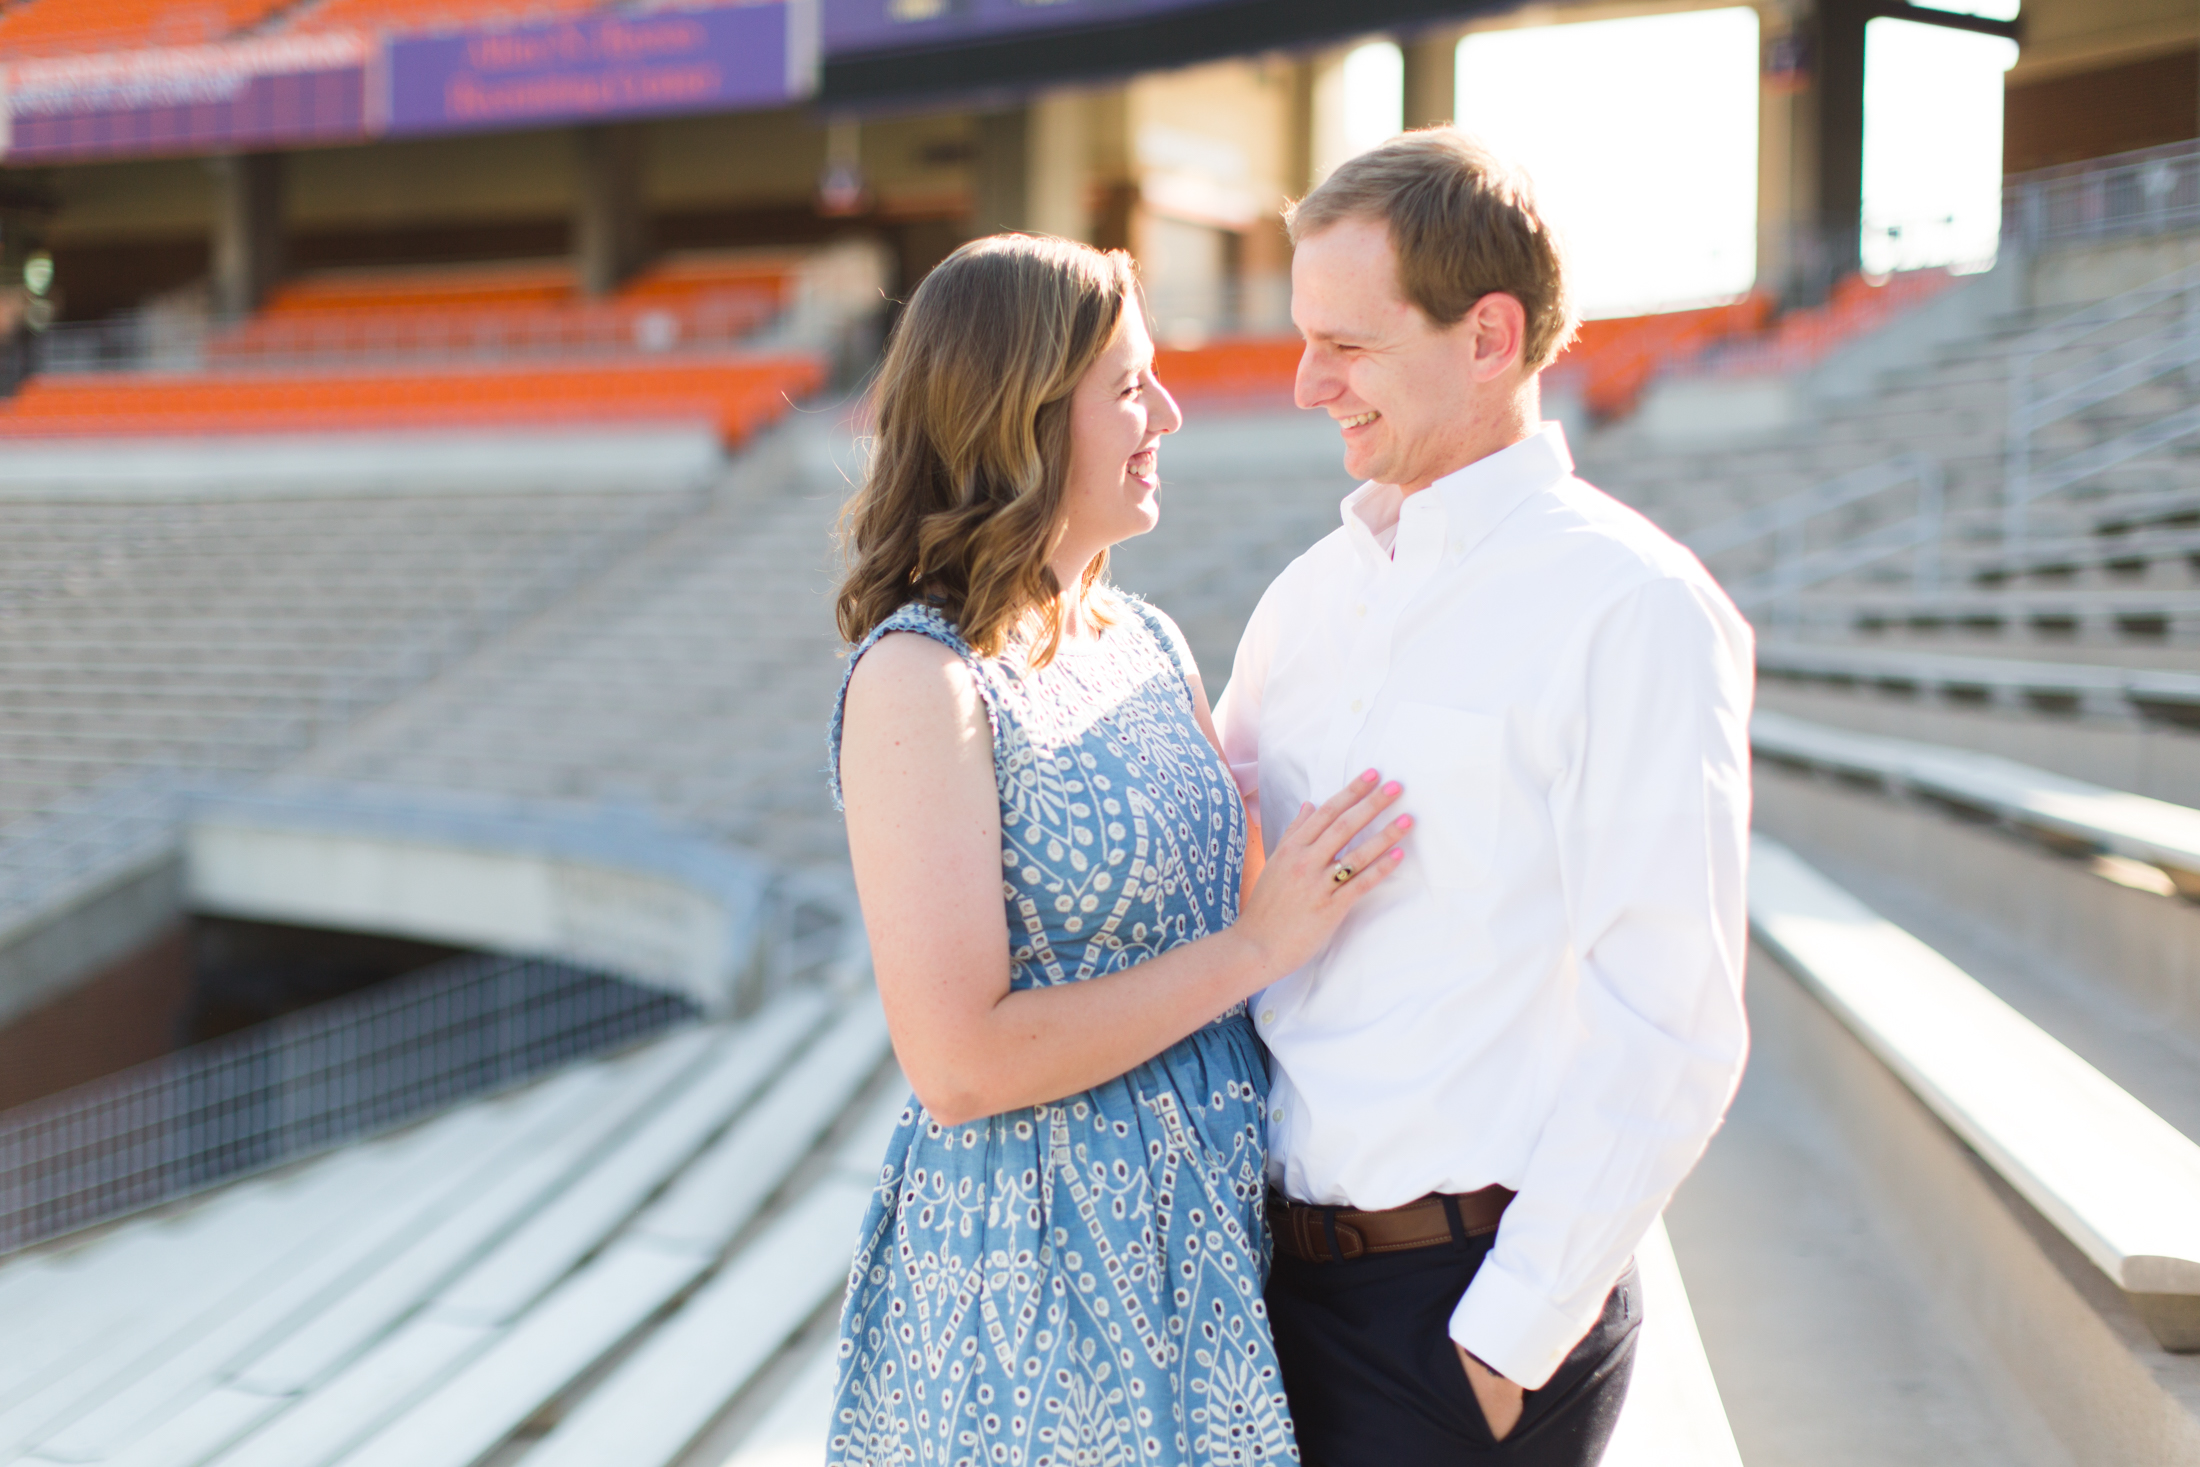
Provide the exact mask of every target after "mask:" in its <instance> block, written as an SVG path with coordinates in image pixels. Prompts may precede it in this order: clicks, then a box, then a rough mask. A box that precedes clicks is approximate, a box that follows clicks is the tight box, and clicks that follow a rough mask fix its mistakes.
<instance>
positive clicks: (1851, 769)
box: [1749, 709, 2200, 898]
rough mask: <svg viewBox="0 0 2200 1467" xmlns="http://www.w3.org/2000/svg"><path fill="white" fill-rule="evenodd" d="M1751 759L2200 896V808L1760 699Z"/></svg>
mask: <svg viewBox="0 0 2200 1467" xmlns="http://www.w3.org/2000/svg"><path fill="white" fill-rule="evenodd" d="M1749 742H1750V747H1751V749H1752V750H1753V751H1754V752H1755V753H1756V755H1757V757H1758V758H1759V759H1763V760H1767V761H1770V762H1773V763H1779V764H1788V765H1793V766H1798V767H1801V768H1805V769H1813V770H1821V771H1824V772H1827V773H1831V774H1837V775H1841V776H1844V777H1847V778H1850V779H1857V778H1862V779H1866V780H1869V781H1871V782H1873V783H1876V784H1879V785H1881V786H1883V787H1885V788H1886V789H1887V790H1889V791H1890V792H1892V793H1897V794H1911V795H1916V796H1921V797H1923V798H1924V799H1926V800H1927V801H1929V802H1932V803H1934V804H1939V805H1943V806H1953V807H1954V808H1956V809H1957V810H1958V811H1961V812H1963V813H1966V814H1969V815H1972V816H1975V817H1979V818H1984V819H1988V820H1992V821H1995V822H1997V823H1999V824H2002V825H2006V826H2008V827H2010V828H2011V829H2013V830H2016V831H2018V832H2020V833H2022V834H2025V835H2029V836H2032V837H2033V838H2034V839H2037V840H2039V841H2040V842H2042V843H2043V844H2046V845H2048V846H2051V847H2053V848H2055V849H2057V850H2062V851H2070V852H2077V853H2098V854H2103V855H2111V856H2123V857H2127V858H2129V859H2131V860H2135V861H2144V862H2146V863H2147V864H2148V865H2150V866H2155V867H2158V868H2159V869H2160V870H2162V871H2163V872H2164V873H2165V874H2167V876H2168V877H2169V879H2170V881H2171V883H2172V884H2174V885H2175V887H2176V888H2177V891H2178V893H2179V895H2181V896H2185V897H2191V898H2200V810H2193V809H2190V808H2188V807H2186V806H2184V805H2172V804H2170V803H2169V802H2168V801H2166V800H2154V799H2148V798H2147V797H2146V796H2144V795H2133V794H2126V793H2124V792H2123V791H2121V790H2112V789H2108V788H2105V787H2104V786H2101V785H2097V784H2087V783H2086V782H2085V781H2084V780H2078V779H2068V778H2065V777H2064V776H2062V775H2059V774H2051V773H2049V772H2048V771H2047V770H2044V769H2035V768H2033V767H2032V766H2031V765H2029V764H2019V763H2017V762H2016V761H2015V760H2012V759H2002V758H1998V757H1996V756H1994V755H1992V754H1975V753H1972V752H1970V751H1969V750H1966V749H1951V748H1947V747H1944V746H1942V745H1938V744H1921V743H1915V742H1912V741H1911V740H1908V739H1892V738H1885V737H1882V736H1880V735H1877V734H1860V733H1852V732H1850V731H1849V730H1847V729H1840V728H1828V727H1826V726H1825V725H1823V724H1816V723H1809V722H1806V721H1805V720H1803V719H1800V718H1792V717H1789V716H1788V715H1786V714H1782V713H1774V712H1771V711H1769V710H1765V709H1759V710H1758V711H1757V713H1756V714H1755V716H1754V717H1752V718H1751V720H1750V725H1749Z"/></svg>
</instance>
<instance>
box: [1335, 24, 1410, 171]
mask: <svg viewBox="0 0 2200 1467" xmlns="http://www.w3.org/2000/svg"><path fill="white" fill-rule="evenodd" d="M1405 114H1406V62H1405V57H1404V55H1403V54H1402V53H1400V51H1399V50H1398V46H1397V43H1396V42H1394V41H1369V42H1368V43H1367V44H1366V45H1364V46H1354V47H1353V48H1352V49H1351V50H1350V51H1348V52H1346V53H1345V58H1344V128H1343V132H1344V136H1343V138H1342V141H1343V143H1344V148H1345V156H1346V157H1348V158H1349V157H1354V156H1357V155H1358V154H1361V153H1364V152H1366V151H1367V150H1368V149H1369V148H1374V147H1380V146H1381V145H1382V144H1384V143H1387V142H1389V141H1390V140H1391V139H1392V138H1393V137H1396V136H1397V135H1398V134H1399V133H1400V132H1402V131H1403V130H1404V128H1405V120H1404V119H1405Z"/></svg>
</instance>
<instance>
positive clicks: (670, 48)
mask: <svg viewBox="0 0 2200 1467" xmlns="http://www.w3.org/2000/svg"><path fill="white" fill-rule="evenodd" d="M793 70H795V68H794V67H792V66H791V65H790V63H789V59H788V36H787V7H786V5H784V4H757V5H727V6H717V7H713V8H709V9H695V10H657V11H648V12H643V13H640V14H635V13H628V14H625V15H617V16H590V17H586V18H583V19H580V20H575V21H570V22H565V23H560V24H550V25H534V26H520V27H515V28H513V29H511V30H500V31H483V32H476V33H473V34H469V35H456V36H425V37H401V38H398V39H394V40H392V41H391V42H390V43H389V110H388V115H387V119H386V123H385V126H386V130H387V131H388V132H390V133H392V134H404V133H448V132H462V131H468V130H471V129H474V128H492V127H525V126H531V125H540V124H543V123H549V122H572V121H578V120H581V119H585V118H591V117H645V116H650V115H652V114H661V113H677V112H713V111H720V110H730V109H732V108H737V107H758V106H775V105H778V104H780V103H784V102H786V101H788V100H790V98H791V97H792V96H793V95H795V87H794V86H792V85H790V72H792V71H793ZM806 81H807V79H806V78H805V79H804V84H805V86H806Z"/></svg>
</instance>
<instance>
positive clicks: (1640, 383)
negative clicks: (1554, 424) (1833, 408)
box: [1552, 293, 1773, 418]
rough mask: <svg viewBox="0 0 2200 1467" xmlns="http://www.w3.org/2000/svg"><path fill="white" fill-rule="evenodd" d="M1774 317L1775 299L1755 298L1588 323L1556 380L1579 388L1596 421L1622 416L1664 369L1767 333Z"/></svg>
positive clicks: (1562, 362) (1560, 361) (1556, 369)
mask: <svg viewBox="0 0 2200 1467" xmlns="http://www.w3.org/2000/svg"><path fill="white" fill-rule="evenodd" d="M1772 313H1773V304H1772V298H1771V297H1770V296H1768V295H1764V294H1761V293H1754V294H1751V295H1747V296H1744V297H1742V299H1740V300H1738V301H1734V302H1732V303H1730V304H1727V305H1720V306H1707V307H1704V308H1702V309H1698V310H1691V311H1661V312H1659V313H1658V314H1656V315H1652V316H1618V317H1612V318H1609V319H1606V320H1601V321H1584V322H1582V323H1581V332H1580V334H1579V335H1578V336H1576V337H1575V338H1574V343H1573V345H1572V346H1570V347H1568V348H1567V349H1566V351H1565V354H1564V355H1562V356H1560V357H1559V359H1558V362H1557V364H1556V365H1555V366H1554V367H1553V368H1552V373H1553V379H1554V381H1556V382H1559V383H1567V384H1571V385H1575V386H1578V387H1579V389H1580V391H1581V395H1582V398H1583V400H1584V401H1586V402H1587V404H1588V407H1589V411H1590V412H1591V413H1592V414H1594V415H1595V416H1597V417H1599V418H1611V417H1617V416H1619V415H1620V414H1622V413H1625V412H1627V411H1629V410H1630V409H1632V408H1633V407H1634V405H1635V400H1636V399H1637V398H1639V397H1640V396H1641V395H1642V390H1643V389H1644V388H1645V387H1647V386H1649V385H1650V379H1651V378H1653V377H1655V376H1656V375H1657V374H1658V372H1659V371H1660V370H1662V369H1663V368H1665V367H1668V366H1671V365H1674V364H1676V363H1679V362H1684V361H1687V360H1689V359H1691V358H1693V357H1696V356H1698V355H1701V354H1702V352H1703V351H1704V350H1705V349H1706V348H1707V347H1710V346H1712V345H1713V344H1715V343H1717V342H1721V341H1725V340H1728V339H1729V338H1732V337H1736V336H1746V335H1749V334H1750V333H1752V332H1756V331H1761V330H1762V329H1764V325H1765V323H1766V322H1767V321H1768V320H1770V319H1771V318H1772Z"/></svg>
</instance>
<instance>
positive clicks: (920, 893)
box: [830, 235, 1406, 1464]
mask: <svg viewBox="0 0 2200 1467" xmlns="http://www.w3.org/2000/svg"><path fill="white" fill-rule="evenodd" d="M876 407H877V416H878V426H877V436H876V440H875V443H874V448H873V457H872V463H871V467H870V472H869V474H868V475H867V477H866V480H865V483H864V485H863V487H862V489H861V490H860V491H859V492H858V494H857V495H856V497H855V500H854V502H853V503H852V504H851V505H850V507H849V511H848V517H847V523H848V530H849V540H850V547H849V548H850V551H851V562H852V563H851V568H850V571H849V574H848V577H847V580H846V581H845V583H844V584H843V585H842V587H841V591H840V597H839V604H838V614H839V619H840V629H841V632H842V634H843V635H844V636H845V637H847V638H848V640H849V641H850V642H852V643H854V644H855V650H854V652H853V654H852V656H851V658H850V663H851V666H850V670H849V675H848V680H847V683H846V685H845V687H844V690H843V692H842V703H841V711H840V714H839V716H838V717H837V718H836V719H835V724H834V730H833V742H834V751H833V753H834V770H835V777H836V780H837V785H838V791H837V792H838V793H839V794H840V795H841V797H842V798H843V800H844V804H845V809H846V811H847V816H848V845H849V850H850V852H851V854H852V856H853V857H854V862H855V875H856V886H857V890H858V892H859V894H860V896H861V899H862V903H863V916H864V924H865V926H866V928H867V929H868V932H869V936H870V941H871V950H872V955H873V963H874V967H875V969H876V972H877V975H878V987H879V995H880V998H881V999H882V1000H883V1001H884V1003H885V1007H886V1017H887V1022H888V1024H889V1025H890V1026H891V1028H892V1030H893V1036H894V1049H895V1052H896V1054H897V1055H898V1056H899V1058H900V1060H901V1065H902V1068H903V1070H904V1071H905V1072H906V1073H907V1075H908V1077H909V1079H910V1082H911V1084H912V1085H913V1087H914V1089H915V1091H916V1098H915V1103H914V1104H913V1105H912V1106H911V1108H910V1110H909V1111H908V1112H906V1113H905V1114H904V1116H903V1120H902V1125H901V1127H900V1129H899V1131H898V1132H897V1134H896V1135H895V1138H894V1141H893V1144H892V1145H891V1147H890V1148H889V1150H888V1153H887V1159H886V1164H885V1168H884V1171H883V1173H882V1176H881V1181H880V1184H879V1188H878V1194H877V1197H876V1198H875V1200H874V1201H873V1204H872V1207H871V1210H870V1215H869V1217H868V1218H867V1219H866V1221H865V1223H864V1229H863V1234H862V1238H861V1242H860V1247H859V1253H858V1257H857V1259H856V1267H855V1269H854V1271H853V1273H852V1275H851V1279H850V1285H849V1292H848V1298H847V1302H846V1305H845V1307H844V1311H843V1315H842V1320H841V1346H840V1348H841V1360H842V1365H841V1374H840V1383H839V1390H838V1399H837V1402H836V1406H835V1416H834V1421H833V1425H832V1432H831V1441H832V1449H831V1453H830V1459H831V1460H832V1461H833V1462H836V1463H850V1464H855V1463H861V1464H871V1463H883V1462H888V1461H892V1462H903V1461H909V1462H922V1463H938V1464H951V1463H964V1462H968V1463H972V1464H977V1463H992V1462H1023V1463H1040V1462H1070V1461H1076V1462H1087V1461H1090V1462H1116V1461H1121V1462H1125V1463H1132V1462H1136V1463H1144V1464H1153V1463H1210V1462H1225V1461H1228V1462H1237V1461H1263V1460H1293V1459H1295V1458H1296V1456H1297V1450H1296V1447H1295V1446H1294V1445H1293V1443H1292V1439H1291V1430H1290V1418H1289V1414H1288V1411H1287V1409H1286V1406H1285V1403H1284V1399H1283V1393H1282V1386H1281V1382H1280V1377H1279V1375H1278V1373H1277V1369H1276V1361H1275V1351H1274V1347H1273V1345H1272V1343H1271V1342H1270V1339H1269V1334H1268V1327H1267V1324H1266V1321H1265V1315H1264V1313H1263V1309H1262V1304H1261V1285H1262V1282H1263V1279H1264V1275H1265V1273H1266V1266H1267V1265H1266V1260H1267V1239H1266V1231H1265V1224H1264V1220H1263V1215H1262V1205H1263V1194H1264V1179H1263V1168H1264V1164H1265V1151H1264V1147H1263V1144H1262V1136H1263V1129H1262V1117H1261V1107H1262V1103H1263V1100H1264V1098H1265V1096H1266V1093H1267V1086H1268V1081H1267V1074H1266V1070H1265V1066H1264V1061H1263V1058H1262V1054H1261V1050H1260V1046H1259V1042H1258V1040H1257V1039H1256V1038H1255V1036H1254V1034H1253V1030H1252V1026H1251V1024H1250V1022H1249V1021H1248V1020H1247V1018H1246V1016H1245V1011H1244V1008H1245V999H1246V998H1247V997H1248V996H1249V995H1251V994H1252V993H1254V992H1256V991H1257V990H1259V989H1261V988H1263V987H1266V986H1267V985H1268V984H1269V983H1271V982H1273V981H1275V980H1276V979H1277V978H1280V977H1282V976H1283V975H1284V974H1285V973H1287V972H1289V971H1291V970H1292V969H1293V968H1295V967H1297V966H1298V965H1299V964H1300V963H1302V962H1304V961H1305V960H1306V959H1307V958H1308V957H1310V956H1311V955H1312V954H1313V953H1314V952H1315V951H1316V950H1317V949H1318V948H1319V947H1320V946H1321V944H1322V943H1324V942H1325V941H1327V939H1328V936H1329V934H1330V933H1331V932H1332V931H1333V930H1334V928H1335V927H1336V924H1337V923H1338V922H1339V921H1340V920H1342V918H1343V916H1344V914H1345V913H1346V912H1347V911H1349V910H1350V909H1351V908H1352V906H1353V905H1354V904H1355V903H1356V902H1357V901H1358V900H1359V899H1360V898H1361V897H1363V896H1364V895H1365V894H1366V893H1367V892H1368V891H1369V890H1371V889H1372V888H1373V887H1374V886H1375V885H1377V884H1378V883H1380V882H1381V881H1382V880H1383V879H1384V877H1385V876H1387V875H1388V874H1389V872H1390V871H1391V870H1392V869H1393V867H1394V865H1395V863H1396V861H1397V858H1398V853H1397V851H1396V850H1395V849H1394V846H1395V843H1396V842H1397V840H1398V839H1399V837H1400V836H1401V835H1402V834H1403V832H1404V829H1405V826H1406V821H1405V820H1404V819H1402V818H1401V819H1398V820H1394V821H1392V822H1390V823H1389V824H1388V825H1386V826H1384V827H1383V828H1382V829H1381V830H1371V829H1370V827H1371V826H1372V825H1373V823H1374V822H1375V820H1376V819H1377V817H1378V814H1379V812H1380V811H1381V810H1382V809H1383V808H1384V807H1386V806H1387V805H1389V804H1390V803H1391V802H1392V801H1394V800H1395V799H1396V798H1397V794H1398V791H1397V787H1396V786H1395V785H1391V786H1387V787H1381V788H1378V781H1377V780H1376V778H1375V777H1374V773H1373V771H1369V773H1368V774H1367V775H1366V776H1363V777H1362V778H1361V779H1360V780H1359V781H1357V782H1356V783H1355V784H1354V785H1352V786H1351V787H1350V788H1349V789H1347V790H1345V791H1344V792H1342V793H1341V794H1339V795H1338V796H1337V797H1336V798H1334V799H1332V800H1330V801H1329V802H1328V803H1327V804H1326V805H1324V806H1322V807H1321V808H1320V809H1319V810H1309V811H1304V812H1302V813H1301V816H1300V818H1299V819H1298V821H1296V822H1295V823H1294V824H1293V825H1292V826H1291V828H1290V829H1289V830H1288V831H1287V832H1285V833H1284V835H1283V836H1282V837H1281V838H1280V839H1279V840H1278V841H1277V843H1276V848H1275V850H1274V852H1273V853H1272V854H1271V855H1270V856H1269V857H1268V859H1267V862H1266V866H1265V869H1264V870H1263V871H1262V873H1261V875H1260V879H1259V880H1258V882H1257V883H1255V884H1254V885H1253V886H1252V887H1251V888H1250V890H1249V891H1247V892H1246V893H1245V899H1244V911H1243V913H1242V915H1241V914H1240V912H1239V910H1238V908H1239V897H1240V883H1241V879H1242V875H1243V862H1244V830H1245V822H1244V810H1243V807H1242V805H1241V804H1240V802H1239V800H1238V796H1237V793H1236V790H1235V787H1234V786H1233V785H1232V783H1231V780H1230V776H1229V773H1228V771H1227V769H1226V768H1225V767H1224V766H1223V763H1222V761H1221V758H1220V756H1219V755H1218V754H1217V752H1216V750H1215V747H1214V742H1215V741H1214V732H1213V726H1212V720H1211V718H1210V717H1209V714H1208V708H1207V698H1206V695H1205V693H1204V692H1203V691H1202V689H1201V687H1200V682H1199V675H1198V672H1197V670H1196V669H1195V668H1194V667H1193V665H1192V660H1191V655H1190V653H1189V651H1188V650H1187V649H1186V647H1185V645H1184V641H1183V638H1182V637H1181V635H1179V634H1178V632H1177V630H1176V628H1175V626H1174V625H1173V624H1172V623H1171V622H1170V621H1169V620H1168V619H1167V618H1166V617H1164V616H1162V615H1161V614H1160V613H1159V612H1157V611H1155V610H1154V609H1152V608H1151V607H1148V606H1146V605H1145V604H1144V603H1142V602H1140V601H1138V600H1137V599H1135V598H1133V597H1129V596H1125V595H1122V594H1121V593H1118V592H1116V591H1114V590H1112V589H1111V588H1110V587H1109V586H1108V584H1107V580H1106V569H1107V552H1108V547H1109V546H1111V545H1113V544H1115V543H1116V542H1117V541H1119V540H1123V539H1127V538H1129V537H1130V536H1132V535H1137V534H1143V533H1144V532H1145V531H1147V530H1150V529H1152V528H1153V526H1154V523H1155V521H1156V518H1157V516H1158V510H1157V506H1156V502H1155V496H1156V492H1157V487H1158V484H1157V472H1158V469H1157V460H1156V446H1157V445H1158V443H1159V442H1160V440H1161V438H1162V437H1163V435H1165V434H1168V433H1172V432H1174V431H1175V430H1176V429H1177V427H1178V426H1179V425H1180V424H1181V422H1182V418H1181V417H1180V415H1179V414H1178V412H1177V408H1176V404H1175V403H1174V402H1173V401H1171V400H1170V398H1169V395H1168V393H1167V392H1165V391H1164V390H1163V389H1162V387H1161V384H1160V383H1159V382H1158V381H1156V380H1155V377H1154V372H1153V344H1152V341H1151V339H1150V337H1149V335H1148V333H1147V329H1146V323H1145V318H1144V314H1143V312H1142V310H1141V309H1140V307H1139V304H1138V298H1137V295H1136V291H1135V287H1134V283H1133V280H1132V276H1131V265H1130V261H1129V258H1128V257H1127V256H1125V255H1123V254H1121V253H1110V254H1102V253H1100V252H1098V251H1096V250H1092V249H1088V248H1086V247H1085V246H1083V245H1078V244H1072V243H1069V242H1067V241H1063V240H1054V239H1042V238H1032V237H1026V236H1013V235H1011V236H1000V237H996V238H992V239H984V240H979V241H976V242H975V243H972V244H968V245H965V246H963V247H962V248H961V249H959V250H957V251H956V252H955V253H954V254H952V255H950V256H949V257H948V258H947V260H946V261H944V262H943V263H942V264H941V265H940V266H939V267H938V268H937V269H936V270H934V271H933V272H932V274H931V275H930V276H929V277H927V278H926V280H925V282H924V284H923V285H922V286H920V287H919V288H918V290H917V292H916V294H915V296H914V298H913V299H912V300H911V301H910V303H909V306H908V309H907V311H906V312H905V313H904V314H903V317H902V321H901V324H900V326H899V328H898V330H897V332H896V335H895V338H894V341H893V344H892V345H891V347H890V348H889V349H888V351H887V355H886V362H885V365H884V367H883V369H882V371H881V375H880V379H879V383H878V388H877V393H876ZM1363 836H1364V837H1365V838H1364V839H1362V837H1363ZM1355 841H1357V842H1358V844H1357V845H1354V844H1353V843H1354V842H1355ZM1347 847H1351V849H1350V850H1349V853H1348V852H1347Z"/></svg>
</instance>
